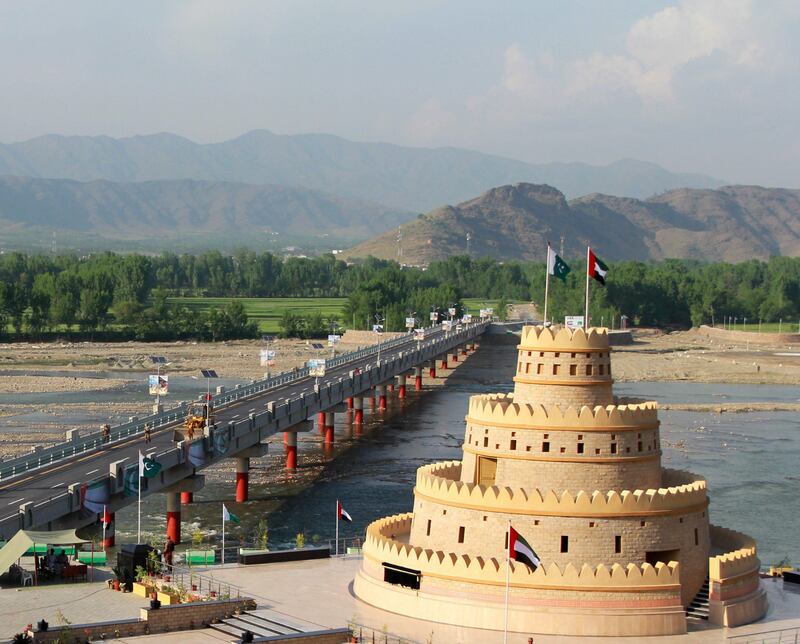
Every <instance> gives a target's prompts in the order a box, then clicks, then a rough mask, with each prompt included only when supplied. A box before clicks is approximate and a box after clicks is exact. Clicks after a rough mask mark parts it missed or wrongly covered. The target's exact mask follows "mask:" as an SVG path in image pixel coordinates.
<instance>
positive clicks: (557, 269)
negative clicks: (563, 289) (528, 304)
mask: <svg viewBox="0 0 800 644" xmlns="http://www.w3.org/2000/svg"><path fill="white" fill-rule="evenodd" d="M569 271H570V268H569V265H567V263H566V262H565V261H564V260H563V259H561V257H560V256H559V255H558V254H557V253H556V251H554V250H553V249H552V248H551V247H550V246H549V245H548V246H547V272H548V273H550V275H553V276H554V277H557V278H558V279H560V280H561V281H562V282H566V281H567V274H568V273H569Z"/></svg>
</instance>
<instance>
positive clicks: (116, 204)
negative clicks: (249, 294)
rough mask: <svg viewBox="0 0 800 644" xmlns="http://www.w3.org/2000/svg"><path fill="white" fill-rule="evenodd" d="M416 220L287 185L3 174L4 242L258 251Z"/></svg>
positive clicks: (361, 235)
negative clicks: (81, 240)
mask: <svg viewBox="0 0 800 644" xmlns="http://www.w3.org/2000/svg"><path fill="white" fill-rule="evenodd" d="M410 217H413V215H412V214H410V213H408V212H403V211H400V210H396V209H392V208H387V207H385V206H381V205H379V204H374V203H369V202H365V201H363V200H360V199H353V198H348V197H340V196H336V195H331V194H327V193H323V192H319V191H315V190H308V189H303V188H290V187H285V186H272V185H250V184H242V183H230V182H221V181H196V180H191V179H182V180H177V181H145V182H134V183H118V182H112V181H105V180H96V181H89V182H80V181H73V180H70V179H36V178H30V177H14V176H0V224H2V226H0V240H5V239H7V238H8V236H9V234H11V235H15V234H16V235H19V234H23V233H25V232H26V231H30V232H36V231H40V232H41V231H45V232H46V233H47V235H48V236H49V234H50V232H51V231H58V232H59V233H77V234H80V235H90V236H91V237H92V238H93V239H94V241H93V243H92V244H90V246H93V247H98V245H99V244H100V242H101V241H102V240H111V241H124V240H152V241H153V243H154V244H155V245H156V246H158V247H161V248H163V247H164V244H165V243H170V242H169V241H168V240H170V239H174V238H179V237H197V236H199V235H202V236H205V237H207V238H208V239H209V241H212V242H213V239H214V238H215V237H221V238H225V239H238V240H239V243H243V244H244V243H249V244H250V245H251V246H255V247H259V246H261V245H262V244H259V243H258V240H259V239H264V238H265V235H266V234H269V233H278V234H280V235H284V236H285V235H292V236H294V237H302V238H309V237H321V236H323V235H324V236H329V237H331V238H335V239H338V240H347V241H348V243H352V242H353V241H356V240H360V239H365V238H367V237H369V236H370V235H373V234H375V232H376V231H382V230H386V229H387V228H390V227H391V226H394V225H396V224H397V223H398V222H402V221H406V220H408V219H409V218H410ZM48 241H49V237H48ZM212 245H213V244H212ZM82 247H83V248H86V247H87V246H86V245H84V246H82Z"/></svg>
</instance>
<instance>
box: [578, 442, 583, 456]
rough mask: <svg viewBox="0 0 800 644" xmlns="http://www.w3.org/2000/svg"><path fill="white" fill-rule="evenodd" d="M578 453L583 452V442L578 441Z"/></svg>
mask: <svg viewBox="0 0 800 644" xmlns="http://www.w3.org/2000/svg"><path fill="white" fill-rule="evenodd" d="M578 454H583V443H578Z"/></svg>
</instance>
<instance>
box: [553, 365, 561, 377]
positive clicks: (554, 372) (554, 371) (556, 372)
mask: <svg viewBox="0 0 800 644" xmlns="http://www.w3.org/2000/svg"><path fill="white" fill-rule="evenodd" d="M560 366H561V365H557V364H554V365H553V375H554V376H557V375H558V369H559V367H560Z"/></svg>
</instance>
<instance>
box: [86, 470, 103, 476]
mask: <svg viewBox="0 0 800 644" xmlns="http://www.w3.org/2000/svg"><path fill="white" fill-rule="evenodd" d="M99 471H100V468H98V469H96V470H92V471H91V472H86V476H89V474H94V473H95V472H99Z"/></svg>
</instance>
